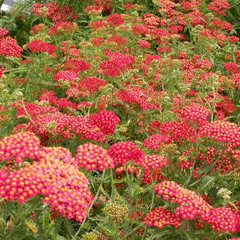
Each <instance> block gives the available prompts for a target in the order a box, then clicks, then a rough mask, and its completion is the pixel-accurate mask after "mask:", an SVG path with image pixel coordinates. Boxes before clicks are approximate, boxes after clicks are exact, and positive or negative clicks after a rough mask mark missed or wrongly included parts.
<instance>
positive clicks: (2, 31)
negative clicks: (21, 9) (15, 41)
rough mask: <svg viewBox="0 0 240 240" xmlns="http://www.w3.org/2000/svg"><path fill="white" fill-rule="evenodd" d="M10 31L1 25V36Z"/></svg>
mask: <svg viewBox="0 0 240 240" xmlns="http://www.w3.org/2000/svg"><path fill="white" fill-rule="evenodd" d="M8 33H9V31H8V30H7V29H6V28H2V27H0V37H2V36H5V35H7V34H8Z"/></svg>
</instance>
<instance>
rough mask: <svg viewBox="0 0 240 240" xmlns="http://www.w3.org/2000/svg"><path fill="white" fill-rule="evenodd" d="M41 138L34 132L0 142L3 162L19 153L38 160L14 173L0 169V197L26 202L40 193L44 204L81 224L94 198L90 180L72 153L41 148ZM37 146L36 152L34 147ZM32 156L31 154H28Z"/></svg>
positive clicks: (19, 134)
mask: <svg viewBox="0 0 240 240" xmlns="http://www.w3.org/2000/svg"><path fill="white" fill-rule="evenodd" d="M39 142H40V141H39V139H37V137H36V136H34V135H33V134H32V133H28V132H23V133H18V134H16V135H12V136H9V137H6V138H4V139H2V140H1V145H0V146H1V151H0V159H1V160H4V159H6V152H7V151H8V152H9V155H10V156H8V155H7V158H8V157H11V158H13V159H15V158H16V162H18V159H17V155H16V154H15V153H16V152H17V153H19V152H23V147H24V150H25V153H26V152H27V154H25V156H21V157H22V159H21V160H22V161H23V160H24V159H23V158H25V157H28V158H32V159H35V160H36V161H34V162H33V163H32V164H28V165H25V166H23V167H21V168H18V169H15V170H12V169H11V166H10V167H2V168H1V169H0V180H1V181H0V196H1V197H2V198H3V199H4V200H5V201H9V200H18V201H19V202H25V201H26V200H27V199H28V198H30V197H33V196H35V195H37V194H42V195H43V202H44V203H47V204H49V205H50V207H51V209H52V210H53V211H57V212H59V213H61V214H62V215H63V216H64V217H67V218H69V219H71V218H75V219H76V221H79V222H81V221H82V220H83V219H84V218H86V216H87V208H88V207H89V205H90V204H91V201H92V195H91V192H90V190H89V189H88V184H89V182H88V180H87V178H86V177H85V175H84V174H83V173H82V172H80V171H79V170H78V167H77V165H76V162H75V160H74V159H73V158H72V155H71V153H70V152H69V151H68V150H67V149H64V148H62V147H59V148H46V147H45V148H44V147H43V148H41V147H40V145H39ZM34 144H35V145H37V147H36V148H37V149H36V151H35V152H34V149H33V146H34ZM9 145H10V146H9ZM29 153H31V154H29Z"/></svg>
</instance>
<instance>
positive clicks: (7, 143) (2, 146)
mask: <svg viewBox="0 0 240 240" xmlns="http://www.w3.org/2000/svg"><path fill="white" fill-rule="evenodd" d="M39 149H40V140H39V139H38V138H37V137H36V136H35V135H34V134H33V133H31V132H21V133H17V134H15V135H11V136H8V137H5V138H2V139H1V140H0V161H3V160H5V161H6V160H12V161H13V162H15V163H22V162H23V160H24V158H26V157H28V158H32V159H36V158H37V156H38V154H39Z"/></svg>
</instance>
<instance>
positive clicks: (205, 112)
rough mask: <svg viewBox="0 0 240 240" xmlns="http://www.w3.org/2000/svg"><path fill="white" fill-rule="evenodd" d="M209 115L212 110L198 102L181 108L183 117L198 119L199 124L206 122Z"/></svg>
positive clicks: (185, 118) (192, 119) (184, 118)
mask: <svg viewBox="0 0 240 240" xmlns="http://www.w3.org/2000/svg"><path fill="white" fill-rule="evenodd" d="M209 116H210V110H209V109H207V108H205V107H204V106H202V105H200V104H197V103H193V104H191V105H189V106H186V107H183V108H182V110H181V119H183V120H191V121H196V122H197V123H198V125H202V124H204V123H205V122H206V121H207V119H208V117H209Z"/></svg>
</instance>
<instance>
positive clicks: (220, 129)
mask: <svg viewBox="0 0 240 240" xmlns="http://www.w3.org/2000/svg"><path fill="white" fill-rule="evenodd" d="M199 135H200V136H201V137H203V136H208V137H210V138H211V139H213V140H215V141H220V142H224V143H230V144H231V145H232V146H233V147H237V146H240V128H239V127H238V125H237V124H235V123H230V122H228V121H221V120H216V121H212V122H208V123H207V124H205V125H203V126H202V127H200V128H199Z"/></svg>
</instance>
